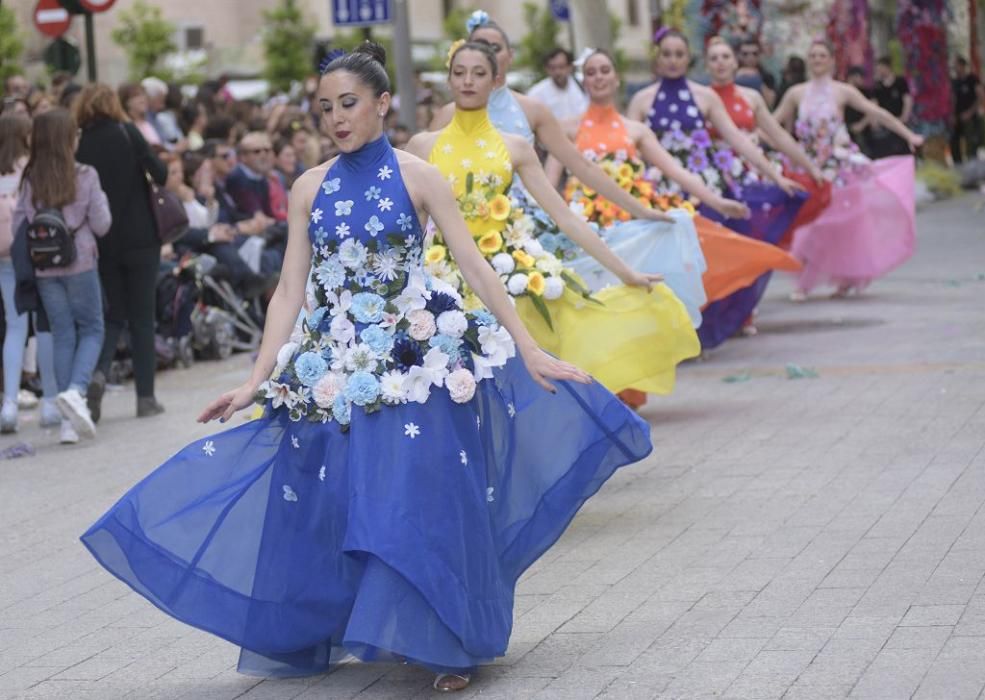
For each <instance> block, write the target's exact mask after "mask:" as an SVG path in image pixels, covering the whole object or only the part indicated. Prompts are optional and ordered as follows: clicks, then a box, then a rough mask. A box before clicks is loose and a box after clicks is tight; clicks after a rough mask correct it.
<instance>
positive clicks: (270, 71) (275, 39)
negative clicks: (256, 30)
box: [263, 0, 315, 92]
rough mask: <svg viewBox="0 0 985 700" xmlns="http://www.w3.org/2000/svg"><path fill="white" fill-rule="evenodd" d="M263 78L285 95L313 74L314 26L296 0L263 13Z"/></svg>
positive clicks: (284, 0) (282, 3)
mask: <svg viewBox="0 0 985 700" xmlns="http://www.w3.org/2000/svg"><path fill="white" fill-rule="evenodd" d="M263 17H264V20H265V21H266V27H265V29H264V32H263V51H264V57H265V61H266V65H265V68H264V73H263V75H264V77H265V78H266V79H267V80H268V81H269V82H270V86H271V88H272V89H273V90H276V91H282V92H287V91H288V90H290V89H291V84H292V83H294V82H296V81H301V80H304V78H305V77H306V76H308V75H310V74H311V73H312V72H313V66H312V65H311V56H312V53H311V50H312V44H313V42H314V39H315V29H314V27H315V23H314V22H313V21H312V20H311V19H310V18H308V17H306V16H305V14H304V12H302V11H301V8H300V7H298V3H297V1H296V0H280V2H279V3H278V5H277V7H275V8H274V9H273V10H270V11H265V12H264V13H263Z"/></svg>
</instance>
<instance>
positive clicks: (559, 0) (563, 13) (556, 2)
mask: <svg viewBox="0 0 985 700" xmlns="http://www.w3.org/2000/svg"><path fill="white" fill-rule="evenodd" d="M551 14H552V15H554V19H556V20H557V21H558V22H567V21H568V20H569V19H571V13H570V12H569V11H568V0H551Z"/></svg>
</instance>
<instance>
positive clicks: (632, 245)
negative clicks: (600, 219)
mask: <svg viewBox="0 0 985 700" xmlns="http://www.w3.org/2000/svg"><path fill="white" fill-rule="evenodd" d="M669 213H670V215H671V216H673V217H674V221H673V222H665V221H642V220H633V221H625V222H620V223H617V224H615V225H613V226H610V227H609V228H606V229H603V231H602V237H603V239H604V240H605V242H606V244H607V245H608V246H609V248H610V249H611V250H612V252H614V253H615V254H616V255H618V256H619V257H620V258H622V259H623V260H625V261H626V263H627V264H628V265H629V266H630V267H632V268H633V269H634V270H638V271H640V272H648V273H653V274H661V275H663V277H664V282H665V283H666V284H667V286H668V287H670V288H671V290H673V292H674V294H675V295H676V296H677V298H678V299H680V300H681V302H683V304H684V306H685V308H686V309H687V312H688V315H689V316H690V317H691V322H692V324H694V327H695V328H697V327H698V326H700V325H701V323H702V320H701V307H702V306H704V305H705V302H706V301H707V297H706V296H705V288H704V284H703V283H702V281H701V276H702V275H703V274H704V272H705V270H706V269H707V267H708V266H707V264H706V263H705V257H704V255H703V254H702V253H701V244H700V243H699V242H698V234H697V231H695V229H694V220H693V219H692V217H691V215H690V214H688V213H687V212H686V211H684V210H682V209H674V210H671V211H670V212H669ZM579 252H580V250H579ZM565 265H566V266H567V267H570V268H572V269H573V270H574V271H575V272H577V273H578V274H579V275H581V277H582V278H583V279H584V280H585V282H586V283H587V284H588V286H589V287H590V288H591V289H592V291H597V290H599V289H601V288H603V287H606V286H608V285H611V284H620V282H619V280H618V278H616V276H615V275H613V274H612V273H611V272H609V271H608V270H606V269H605V268H604V267H602V265H600V264H599V262H598V261H597V260H595V258H593V257H591V256H589V255H586V254H585V253H584V252H580V254H579V255H578V256H577V257H575V258H573V259H572V260H570V261H568V262H565Z"/></svg>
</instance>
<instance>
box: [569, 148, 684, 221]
mask: <svg viewBox="0 0 985 700" xmlns="http://www.w3.org/2000/svg"><path fill="white" fill-rule="evenodd" d="M598 165H599V166H600V167H601V168H602V170H604V171H605V173H606V174H607V175H609V177H611V178H612V179H613V180H615V181H616V182H617V183H618V184H619V186H620V187H621V188H622V189H624V190H625V191H626V192H628V193H629V194H630V195H632V196H633V197H635V198H636V199H637V200H638V201H639V202H640V204H642V205H643V206H646V207H651V208H654V209H660V210H662V211H667V210H669V209H685V210H686V211H688V212H689V213H690V214H691V215H694V206H693V205H692V204H691V203H690V202H688V201H687V200H685V199H684V198H683V197H681V196H679V195H676V194H675V195H662V194H658V193H657V191H656V190H655V189H654V187H653V183H651V182H650V181H649V180H647V179H646V167H645V166H644V165H643V163H642V162H640V161H638V160H635V159H630V160H617V159H616V157H615V156H614V155H613V154H608V155H606V156H604V157H603V158H602V159H601V160H600V161H599V162H598ZM564 198H565V199H566V200H567V201H568V202H569V203H574V204H577V205H579V208H580V210H581V214H582V216H584V217H585V218H586V219H587V220H588V221H590V222H592V223H595V224H598V225H599V226H600V227H602V228H605V227H607V226H611V225H612V224H614V223H615V222H617V221H629V219H630V218H632V217H630V215H629V213H628V212H626V211H623V210H622V209H620V208H619V207H617V206H616V205H615V204H613V203H612V202H610V201H608V200H607V199H605V198H604V197H601V196H599V194H598V193H597V192H596V191H595V190H592V189H590V188H588V187H585V186H584V185H582V184H581V182H579V181H578V180H577V179H576V178H573V177H572V178H570V179H569V180H568V184H567V186H566V187H565V190H564Z"/></svg>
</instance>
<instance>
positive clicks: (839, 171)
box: [773, 41, 923, 301]
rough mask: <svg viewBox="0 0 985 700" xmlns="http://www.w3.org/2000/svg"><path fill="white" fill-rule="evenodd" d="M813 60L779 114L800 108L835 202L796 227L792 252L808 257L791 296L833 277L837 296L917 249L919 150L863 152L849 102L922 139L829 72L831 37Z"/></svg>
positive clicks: (915, 142) (800, 128) (913, 140)
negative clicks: (849, 120) (849, 124)
mask: <svg viewBox="0 0 985 700" xmlns="http://www.w3.org/2000/svg"><path fill="white" fill-rule="evenodd" d="M807 61H808V70H809V71H810V74H811V79H810V80H808V81H807V82H806V83H802V84H800V85H796V86H794V87H792V88H790V90H788V91H787V93H786V94H785V95H784V96H783V100H782V101H781V103H780V106H779V107H777V109H776V112H775V113H774V115H773V116H775V117H776V119H777V121H779V122H780V123H781V124H789V123H790V121H791V120H792V119H793V118H794V115H796V135H797V139H798V140H799V141H800V143H801V145H803V146H804V149H805V150H806V151H807V153H808V155H809V156H811V159H812V160H813V161H814V164H815V165H816V166H817V167H819V168H820V169H821V172H822V174H823V175H824V177H825V179H827V180H828V181H829V182H831V184H832V195H831V205H830V206H829V207H828V208H827V209H825V210H824V212H822V213H821V215H820V216H819V217H818V218H817V219H816V220H815V221H814V222H813V223H810V224H808V225H807V226H803V227H801V228H799V229H797V231H796V232H795V233H794V239H793V247H792V252H793V254H794V255H795V256H796V257H798V258H799V259H800V260H802V261H803V263H804V269H803V271H802V272H801V274H800V278H799V280H798V289H797V291H796V292H795V293H794V294H793V295H792V297H791V298H792V299H794V300H796V301H802V300H804V299H805V298H806V296H807V293H808V292H810V291H811V289H813V288H814V287H816V286H818V285H821V284H833V285H835V287H836V289H837V291H836V292H835V296H846V295H848V294H851V293H853V292H856V293H857V292H859V291H861V290H862V289H864V288H865V287H866V286H867V285H868V284H869V283H870V282H871V281H872V280H874V279H876V278H877V277H881V276H882V275H884V274H886V273H887V272H889V271H890V270H892V269H894V268H895V267H897V266H899V265H901V264H902V263H903V262H904V261H905V260H906V259H907V258H909V257H910V256H911V255H912V254H913V249H914V246H915V238H916V223H915V220H914V219H915V214H914V204H913V197H914V195H913V186H914V164H913V156H896V157H894V158H883V159H882V160H879V161H875V162H872V161H870V160H869V159H868V158H866V157H865V156H863V155H862V154H861V153H860V152H859V150H858V147H857V146H855V144H854V143H852V140H851V138H850V137H849V135H848V130H847V129H846V128H845V121H844V111H845V107H852V108H853V109H855V110H857V111H859V112H861V113H862V114H864V115H867V116H869V117H870V118H871V119H872V121H874V122H876V123H877V124H879V125H881V126H884V127H885V128H887V129H889V130H890V131H893V132H894V133H897V134H899V135H900V136H901V137H903V138H904V139H906V141H907V143H909V144H910V145H911V146H912V147H914V148H916V147H918V146H920V145H921V144H922V143H923V138H922V137H921V136H919V135H917V134H915V133H913V132H912V131H910V130H909V129H908V128H907V127H906V125H905V124H903V122H901V121H900V120H899V119H897V118H896V117H894V116H893V115H892V114H890V113H889V112H887V111H886V110H884V109H882V108H880V107H879V106H877V105H876V104H874V103H872V102H870V101H869V100H867V99H865V97H864V96H863V95H862V93H861V92H859V91H858V90H857V89H856V88H854V87H852V86H851V85H849V84H847V83H842V82H839V81H837V80H834V79H833V78H832V77H831V74H832V69H833V67H834V60H833V55H832V52H831V48H830V47H829V46H828V45H827V44H826V43H824V42H821V41H817V42H814V44H813V45H812V46H811V50H810V53H808V58H807Z"/></svg>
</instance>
